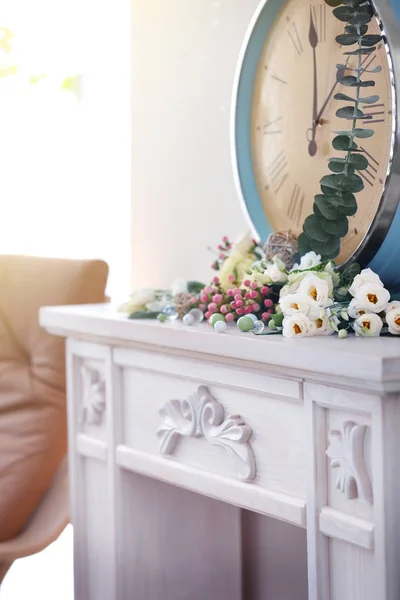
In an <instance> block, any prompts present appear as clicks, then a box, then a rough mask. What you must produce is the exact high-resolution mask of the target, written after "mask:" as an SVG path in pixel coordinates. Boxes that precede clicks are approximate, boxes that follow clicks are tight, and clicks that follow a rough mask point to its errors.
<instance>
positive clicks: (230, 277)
mask: <svg viewBox="0 0 400 600" xmlns="http://www.w3.org/2000/svg"><path fill="white" fill-rule="evenodd" d="M228 281H230V282H231V283H233V282H234V281H235V276H234V275H229V277H228Z"/></svg>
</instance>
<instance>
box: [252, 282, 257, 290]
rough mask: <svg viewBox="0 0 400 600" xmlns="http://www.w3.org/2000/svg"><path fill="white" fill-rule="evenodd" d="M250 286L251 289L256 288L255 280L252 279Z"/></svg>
mask: <svg viewBox="0 0 400 600" xmlns="http://www.w3.org/2000/svg"><path fill="white" fill-rule="evenodd" d="M250 287H251V289H252V290H256V289H257V288H258V283H257V282H256V281H252V282H251V285H250Z"/></svg>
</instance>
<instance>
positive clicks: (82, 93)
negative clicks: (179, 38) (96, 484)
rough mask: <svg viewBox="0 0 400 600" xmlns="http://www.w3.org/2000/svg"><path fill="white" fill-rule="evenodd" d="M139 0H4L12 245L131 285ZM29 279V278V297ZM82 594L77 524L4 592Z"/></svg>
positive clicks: (119, 294) (3, 102)
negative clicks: (134, 37)
mask: <svg viewBox="0 0 400 600" xmlns="http://www.w3.org/2000/svg"><path fill="white" fill-rule="evenodd" d="M129 30H130V15H129V2H128V0H2V1H1V3H0V206H1V218H0V253H2V254H12V253H15V254H30V255H40V256H54V257H69V258H94V257H96V258H102V259H104V260H106V261H107V262H108V264H109V265H110V269H111V276H110V280H109V286H108V293H109V294H110V295H111V296H112V297H113V299H114V298H115V299H116V300H118V299H120V298H124V297H125V296H126V294H127V293H128V291H129V286H130V282H129V276H130V264H129V262H130V181H129V180H130V142H129V136H130V122H129V113H130V98H129V91H130V81H129V72H130V67H129V63H130V36H129ZM28 295H29V290H27V297H28ZM55 597H57V598H58V599H59V600H72V599H73V580H72V529H71V527H69V528H68V529H67V530H66V532H65V533H64V534H63V536H62V537H61V540H60V541H58V542H56V543H55V544H53V545H52V546H50V547H49V548H47V549H46V550H45V551H44V552H42V553H41V554H39V555H37V556H34V557H30V558H26V559H23V560H19V561H16V563H14V565H13V567H12V568H11V570H10V572H9V573H8V575H7V577H6V579H5V581H4V583H3V585H2V586H1V591H0V600H25V599H26V600H28V599H29V600H53V599H54V598H55Z"/></svg>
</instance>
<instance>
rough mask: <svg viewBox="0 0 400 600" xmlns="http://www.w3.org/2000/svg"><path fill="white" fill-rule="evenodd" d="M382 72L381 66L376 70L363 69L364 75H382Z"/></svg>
mask: <svg viewBox="0 0 400 600" xmlns="http://www.w3.org/2000/svg"><path fill="white" fill-rule="evenodd" d="M381 71H382V67H381V65H378V66H377V67H375V68H374V69H363V70H362V73H380V72H381Z"/></svg>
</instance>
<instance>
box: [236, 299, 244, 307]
mask: <svg viewBox="0 0 400 600" xmlns="http://www.w3.org/2000/svg"><path fill="white" fill-rule="evenodd" d="M236 306H237V307H238V308H240V307H241V306H243V302H242V300H236Z"/></svg>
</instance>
